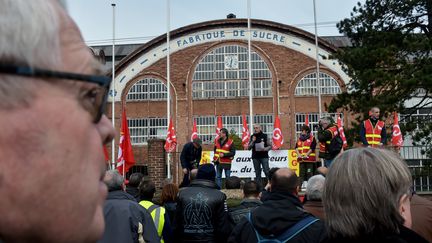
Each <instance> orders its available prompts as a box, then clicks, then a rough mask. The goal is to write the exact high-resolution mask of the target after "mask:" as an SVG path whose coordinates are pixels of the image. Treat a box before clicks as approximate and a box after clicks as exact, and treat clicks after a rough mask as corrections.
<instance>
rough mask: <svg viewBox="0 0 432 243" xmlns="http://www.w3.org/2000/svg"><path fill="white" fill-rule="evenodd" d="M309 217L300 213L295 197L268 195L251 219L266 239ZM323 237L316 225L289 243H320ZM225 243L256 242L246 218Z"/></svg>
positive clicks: (286, 194) (322, 231) (272, 193)
mask: <svg viewBox="0 0 432 243" xmlns="http://www.w3.org/2000/svg"><path fill="white" fill-rule="evenodd" d="M309 215H310V214H309V213H307V212H306V211H304V210H303V208H302V205H301V202H300V200H299V199H298V198H297V197H296V196H294V195H292V194H290V193H285V192H271V193H270V195H269V196H268V198H267V199H266V200H265V201H264V203H263V204H262V205H261V206H259V207H257V208H256V209H255V210H254V211H253V212H252V214H251V219H252V222H253V224H254V227H255V229H256V230H257V231H258V232H259V233H260V234H261V235H262V236H269V235H271V234H273V235H280V234H282V233H283V232H285V231H286V230H287V229H288V228H290V227H292V226H293V225H295V224H296V223H297V222H298V221H300V220H301V219H303V218H305V217H307V216H309ZM324 237H325V230H324V224H323V222H321V221H318V222H315V223H313V224H311V225H310V226H308V227H307V228H306V229H304V230H303V231H302V232H300V233H299V234H298V235H296V236H294V237H293V238H292V239H291V241H290V242H294V243H297V242H308V243H313V242H320V241H321V240H322V239H323V238H324ZM228 242H242V243H243V242H254V243H255V242H257V237H256V235H255V232H254V230H253V228H252V225H251V224H250V223H249V221H248V220H247V219H246V218H245V219H243V220H242V221H240V223H238V224H237V225H236V227H235V228H234V230H233V232H232V233H231V235H230V237H229V238H228Z"/></svg>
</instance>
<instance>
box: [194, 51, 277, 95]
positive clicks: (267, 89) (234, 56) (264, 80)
mask: <svg viewBox="0 0 432 243" xmlns="http://www.w3.org/2000/svg"><path fill="white" fill-rule="evenodd" d="M251 59H252V60H251V67H252V85H253V96H255V97H271V96H272V74H271V71H270V69H269V67H268V65H267V63H266V62H265V61H264V59H263V58H262V57H261V56H260V55H259V54H258V53H256V52H255V51H252V52H251ZM247 67H248V53H247V48H246V47H244V46H240V45H225V46H220V47H217V48H215V49H213V50H212V51H210V52H209V53H207V54H206V55H205V56H204V57H203V58H202V59H201V60H200V62H199V63H198V64H197V65H196V67H195V71H194V75H193V78H192V98H193V99H208V98H219V99H223V98H235V97H241V96H248V95H249V88H248V87H249V76H248V69H247Z"/></svg>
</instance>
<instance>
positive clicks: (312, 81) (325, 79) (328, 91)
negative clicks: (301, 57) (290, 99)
mask: <svg viewBox="0 0 432 243" xmlns="http://www.w3.org/2000/svg"><path fill="white" fill-rule="evenodd" d="M320 85H321V94H323V95H336V94H339V93H341V88H340V87H339V84H338V82H337V81H336V80H335V79H334V78H333V77H331V76H330V75H328V74H326V73H320ZM295 95H298V96H301V95H314V96H315V95H318V90H317V79H316V72H315V73H311V74H308V75H306V76H304V77H303V78H302V79H301V80H300V81H299V82H298V84H297V87H296V89H295Z"/></svg>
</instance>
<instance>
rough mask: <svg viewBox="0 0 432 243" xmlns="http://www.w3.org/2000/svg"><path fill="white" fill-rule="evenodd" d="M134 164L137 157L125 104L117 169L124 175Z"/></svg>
mask: <svg viewBox="0 0 432 243" xmlns="http://www.w3.org/2000/svg"><path fill="white" fill-rule="evenodd" d="M134 164H135V159H134V156H133V152H132V144H131V140H130V135H129V127H128V123H127V118H126V107H125V106H123V111H122V121H121V130H120V142H119V151H118V157H117V170H118V171H119V172H120V174H121V175H124V174H126V172H128V171H129V168H131V167H132V166H133V165H134Z"/></svg>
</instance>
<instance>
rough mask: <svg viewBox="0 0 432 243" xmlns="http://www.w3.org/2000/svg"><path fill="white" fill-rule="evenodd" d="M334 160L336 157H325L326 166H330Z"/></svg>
mask: <svg viewBox="0 0 432 243" xmlns="http://www.w3.org/2000/svg"><path fill="white" fill-rule="evenodd" d="M333 160H334V158H333V159H324V166H325V167H327V168H329V167H330V165H331V163H333Z"/></svg>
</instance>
